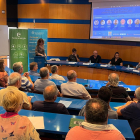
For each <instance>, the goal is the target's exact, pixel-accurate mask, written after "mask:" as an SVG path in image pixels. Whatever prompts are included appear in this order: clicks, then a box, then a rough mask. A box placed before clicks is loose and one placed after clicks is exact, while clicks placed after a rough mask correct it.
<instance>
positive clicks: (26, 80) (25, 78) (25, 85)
mask: <svg viewBox="0 0 140 140" xmlns="http://www.w3.org/2000/svg"><path fill="white" fill-rule="evenodd" d="M13 71H14V72H18V73H19V74H22V73H23V65H22V62H17V63H14V64H13ZM21 88H22V89H23V90H25V91H28V90H34V84H33V82H32V80H31V78H30V76H29V73H28V72H25V73H24V74H23V75H21Z"/></svg>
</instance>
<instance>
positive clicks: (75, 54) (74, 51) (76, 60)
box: [68, 48, 80, 62]
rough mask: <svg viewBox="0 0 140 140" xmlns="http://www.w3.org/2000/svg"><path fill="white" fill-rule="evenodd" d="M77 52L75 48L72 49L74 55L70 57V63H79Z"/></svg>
mask: <svg viewBox="0 0 140 140" xmlns="http://www.w3.org/2000/svg"><path fill="white" fill-rule="evenodd" d="M76 52H77V50H76V49H75V48H73V49H72V54H71V55H70V56H69V57H68V61H72V62H79V61H80V59H79V55H78V54H77V53H76Z"/></svg>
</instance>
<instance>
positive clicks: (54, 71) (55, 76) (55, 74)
mask: <svg viewBox="0 0 140 140" xmlns="http://www.w3.org/2000/svg"><path fill="white" fill-rule="evenodd" d="M51 72H52V76H50V77H49V79H55V80H63V81H65V79H64V78H63V77H62V76H60V75H58V66H57V65H53V66H51Z"/></svg>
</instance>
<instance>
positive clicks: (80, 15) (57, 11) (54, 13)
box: [49, 4, 91, 20]
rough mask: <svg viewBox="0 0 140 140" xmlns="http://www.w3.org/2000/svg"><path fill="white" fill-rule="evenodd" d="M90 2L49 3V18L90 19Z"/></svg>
mask: <svg viewBox="0 0 140 140" xmlns="http://www.w3.org/2000/svg"><path fill="white" fill-rule="evenodd" d="M90 12H91V5H90V4H49V18H50V19H76V20H78V19H79V20H90V14H89V13H90Z"/></svg>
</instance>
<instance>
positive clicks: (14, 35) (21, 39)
mask: <svg viewBox="0 0 140 140" xmlns="http://www.w3.org/2000/svg"><path fill="white" fill-rule="evenodd" d="M9 39H10V68H11V69H12V68H13V64H14V63H15V62H22V64H23V71H24V72H27V71H28V30H27V29H10V30H9Z"/></svg>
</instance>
